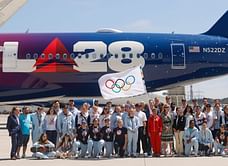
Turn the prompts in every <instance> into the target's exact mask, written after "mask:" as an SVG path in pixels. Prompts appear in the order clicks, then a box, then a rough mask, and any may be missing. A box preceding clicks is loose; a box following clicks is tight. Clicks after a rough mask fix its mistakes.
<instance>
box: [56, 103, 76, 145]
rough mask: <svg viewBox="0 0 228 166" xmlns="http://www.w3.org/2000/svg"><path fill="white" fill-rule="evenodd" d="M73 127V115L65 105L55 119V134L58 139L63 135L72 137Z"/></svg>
mask: <svg viewBox="0 0 228 166" xmlns="http://www.w3.org/2000/svg"><path fill="white" fill-rule="evenodd" d="M74 126H75V121H74V117H73V114H72V113H71V112H69V110H68V106H67V105H65V106H64V108H63V111H62V112H61V113H60V114H59V115H58V117H57V133H58V135H59V138H61V137H62V136H63V135H65V134H69V135H70V136H73V131H74ZM57 142H58V141H57Z"/></svg>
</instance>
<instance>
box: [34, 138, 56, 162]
mask: <svg viewBox="0 0 228 166" xmlns="http://www.w3.org/2000/svg"><path fill="white" fill-rule="evenodd" d="M31 152H32V153H33V155H32V156H33V157H36V158H37V159H49V158H54V157H55V156H56V152H55V145H54V144H53V143H52V142H51V141H49V140H48V139H47V134H46V133H43V134H41V136H40V139H39V140H38V142H36V143H34V144H33V147H32V148H31Z"/></svg>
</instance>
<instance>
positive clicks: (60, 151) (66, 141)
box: [56, 134, 74, 159]
mask: <svg viewBox="0 0 228 166" xmlns="http://www.w3.org/2000/svg"><path fill="white" fill-rule="evenodd" d="M73 155H74V151H73V141H72V139H71V137H70V135H69V134H65V135H64V136H63V137H62V139H61V141H60V142H59V144H58V146H57V151H56V157H57V158H61V159H66V158H70V157H72V156H73Z"/></svg>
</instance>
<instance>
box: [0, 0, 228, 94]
mask: <svg viewBox="0 0 228 166" xmlns="http://www.w3.org/2000/svg"><path fill="white" fill-rule="evenodd" d="M226 10H228V0H216V1H215V0H189V1H185V0H171V1H167V0H112V1H111V0H29V2H28V3H27V4H26V5H25V6H24V7H23V8H22V9H21V10H20V11H19V12H17V13H16V15H14V16H13V17H12V18H11V19H10V20H9V21H8V22H7V23H6V24H4V25H3V26H2V27H0V32H25V31H26V30H27V29H29V32H88V31H89V32H95V31H96V30H98V29H100V28H103V27H111V28H116V29H120V30H122V31H126V32H154V33H157V32H162V33H171V32H175V33H188V34H198V33H202V32H205V31H207V30H208V29H209V28H210V27H211V26H212V25H213V24H214V23H215V22H216V21H217V19H218V18H220V17H221V16H222V14H223V13H224V12H225V11H226ZM227 85H228V76H225V77H222V78H217V79H214V80H211V81H206V82H202V83H198V84H194V85H193V88H194V91H196V92H197V95H198V92H199V93H200V95H201V96H207V97H213V98H223V97H228V90H227ZM187 89H188V88H187Z"/></svg>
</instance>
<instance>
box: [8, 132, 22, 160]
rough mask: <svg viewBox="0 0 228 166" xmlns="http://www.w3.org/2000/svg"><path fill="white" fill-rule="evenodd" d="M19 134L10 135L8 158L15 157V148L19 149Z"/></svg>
mask: <svg viewBox="0 0 228 166" xmlns="http://www.w3.org/2000/svg"><path fill="white" fill-rule="evenodd" d="M19 139H20V134H12V135H11V152H10V157H11V158H12V157H16V153H17V148H18V147H19Z"/></svg>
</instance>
